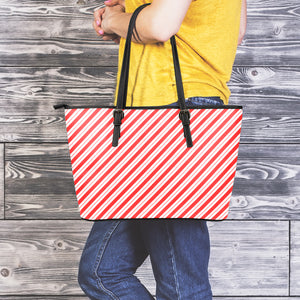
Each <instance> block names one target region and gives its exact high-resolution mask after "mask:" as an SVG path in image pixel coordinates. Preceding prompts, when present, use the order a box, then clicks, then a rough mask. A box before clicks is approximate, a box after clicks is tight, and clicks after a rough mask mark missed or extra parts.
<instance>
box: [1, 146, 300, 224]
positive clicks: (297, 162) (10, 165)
mask: <svg viewBox="0 0 300 300" xmlns="http://www.w3.org/2000/svg"><path fill="white" fill-rule="evenodd" d="M274 147H276V151H274ZM299 152H300V145H299V144H294V145H293V144H290V145H288V144H287V145H285V144H283V145H272V144H267V145H249V144H241V145H240V149H239V159H238V165H237V172H236V178H235V184H234V189H233V197H232V199H231V203H230V210H229V216H228V218H229V219H295V220H296V219H300V198H299V194H300V157H299ZM5 177H6V185H5V192H6V218H9V219H36V218H38V219H56V218H62V219H68V218H71V219H78V218H79V213H78V209H77V201H76V196H75V193H74V185H73V179H72V172H71V165H70V158H69V152H68V146H67V144H18V143H17V144H6V157H5Z"/></svg>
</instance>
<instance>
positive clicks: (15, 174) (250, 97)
mask: <svg viewBox="0 0 300 300" xmlns="http://www.w3.org/2000/svg"><path fill="white" fill-rule="evenodd" d="M101 4H102V2H100V1H95V0H37V1H36V0H35V1H33V0H10V1H5V0H0V28H1V32H0V219H1V220H0V253H1V255H0V298H1V299H7V300H12V299H36V300H37V299H43V300H50V299H58V300H71V299H77V300H79V299H80V300H83V299H87V298H86V297H85V296H84V294H83V292H82V291H81V289H80V287H79V286H78V284H77V266H78V261H79V257H80V254H81V251H82V249H83V246H84V243H85V239H86V238H87V235H88V233H89V230H90V227H91V225H92V224H91V222H87V221H84V220H81V219H80V218H79V213H78V209H77V203H76V201H75V197H74V188H73V184H72V177H71V169H70V163H69V156H68V151H67V145H66V133H65V129H64V118H63V115H62V111H55V110H53V109H52V105H53V104H55V103H59V102H68V103H73V104H82V105H87V106H92V105H94V104H96V103H103V104H108V103H111V101H112V96H113V92H114V86H115V79H116V66H117V46H116V45H114V44H112V43H110V42H103V41H101V40H100V39H99V38H98V37H97V36H96V35H95V34H94V32H93V30H92V27H91V22H92V13H93V9H94V8H95V7H97V6H99V5H101ZM299 28H300V3H299V1H298V0H277V1H268V0H248V29H247V35H246V37H245V40H244V42H243V44H242V45H241V46H240V47H239V48H238V53H237V57H236V61H235V65H234V70H233V74H232V79H231V82H230V87H231V89H232V98H231V104H241V105H243V106H244V111H245V114H244V121H243V129H242V137H241V147H240V152H239V160H238V170H237V176H236V181H235V188H234V194H233V198H232V202H231V206H230V214H229V218H228V220H226V221H223V222H219V223H214V222H208V225H209V231H210V236H211V259H210V266H209V274H210V279H211V285H212V289H213V294H214V298H215V299H222V300H229V299H239V300H242V299H253V300H254V299H255V300H266V299H276V300H279V299H280V300H281V299H300V155H299V153H300V125H299V124H300V123H299V120H300V101H299V100H300V90H299V84H300V68H299V67H300V30H299ZM138 276H139V277H140V278H141V280H142V281H143V282H144V283H145V284H146V286H147V287H148V288H149V289H150V290H151V292H152V293H153V294H154V293H155V282H154V279H153V276H152V274H151V268H150V264H149V261H148V260H147V261H146V262H145V264H144V265H143V266H142V267H141V268H140V269H139V270H138Z"/></svg>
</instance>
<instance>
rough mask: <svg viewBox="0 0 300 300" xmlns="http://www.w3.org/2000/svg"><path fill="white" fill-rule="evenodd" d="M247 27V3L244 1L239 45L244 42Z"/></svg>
mask: <svg viewBox="0 0 300 300" xmlns="http://www.w3.org/2000/svg"><path fill="white" fill-rule="evenodd" d="M246 27H247V1H246V0H242V11H241V21H240V32H239V38H238V45H240V44H241V43H242V41H243V38H244V35H245V33H246Z"/></svg>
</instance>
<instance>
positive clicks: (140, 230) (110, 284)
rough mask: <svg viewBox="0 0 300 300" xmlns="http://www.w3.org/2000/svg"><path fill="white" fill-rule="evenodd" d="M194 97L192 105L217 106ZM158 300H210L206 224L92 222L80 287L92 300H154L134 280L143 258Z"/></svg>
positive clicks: (187, 221) (191, 221)
mask: <svg viewBox="0 0 300 300" xmlns="http://www.w3.org/2000/svg"><path fill="white" fill-rule="evenodd" d="M220 101H222V100H218V99H215V98H202V97H194V98H190V99H187V100H186V103H187V106H189V104H190V105H193V104H194V105H195V104H199V105H201V104H202V105H204V104H205V105H209V104H213V105H221V104H222V103H221V102H220ZM148 255H149V256H150V261H151V265H152V269H153V274H154V277H155V281H156V299H157V300H211V299H212V291H211V286H210V283H209V277H208V263H209V256H210V240H209V232H208V228H207V224H206V220H197V219H136V220H134V219H132V220H99V221H94V224H93V227H92V229H91V232H90V234H89V236H88V238H87V241H86V244H85V247H84V249H83V252H82V256H81V259H80V263H79V270H78V282H79V285H80V287H81V289H82V290H83V291H84V293H85V294H86V295H87V296H88V297H89V298H90V299H92V300H96V299H97V300H99V299H101V300H106V299H118V300H151V299H152V300H153V299H154V297H153V296H152V295H151V294H150V292H149V291H148V290H147V289H146V288H145V286H144V285H142V283H141V282H140V281H139V279H138V278H137V277H136V276H135V275H134V274H135V272H136V270H137V268H138V267H139V266H141V265H142V263H143V262H144V261H145V259H146V258H147V256H148Z"/></svg>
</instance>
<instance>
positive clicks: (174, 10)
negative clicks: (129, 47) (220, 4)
mask: <svg viewBox="0 0 300 300" xmlns="http://www.w3.org/2000/svg"><path fill="white" fill-rule="evenodd" d="M111 1H112V0H111ZM191 1H192V0H153V2H152V3H151V5H149V6H147V7H145V8H144V9H143V10H142V11H141V12H140V14H139V16H138V18H137V20H136V30H137V33H138V35H139V37H140V41H136V40H134V41H135V42H140V43H143V44H148V43H157V42H165V41H167V40H169V39H170V37H171V36H172V35H174V34H176V33H177V32H178V30H179V28H180V26H181V23H182V21H183V19H184V17H185V15H186V12H187V10H188V8H189V6H190V3H191ZM131 15H132V14H130V13H125V12H124V11H123V8H122V6H120V5H115V6H107V7H105V10H104V12H103V14H102V15H101V14H99V15H98V16H97V14H95V23H96V25H97V27H96V28H95V23H94V28H95V30H96V31H98V33H99V31H100V30H102V32H104V33H105V34H116V35H118V36H121V37H123V38H126V35H127V29H128V24H129V20H130V17H131ZM97 17H98V19H97ZM97 22H98V24H99V25H98V24H97ZM100 35H101V34H100Z"/></svg>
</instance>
